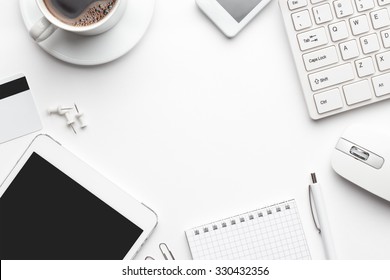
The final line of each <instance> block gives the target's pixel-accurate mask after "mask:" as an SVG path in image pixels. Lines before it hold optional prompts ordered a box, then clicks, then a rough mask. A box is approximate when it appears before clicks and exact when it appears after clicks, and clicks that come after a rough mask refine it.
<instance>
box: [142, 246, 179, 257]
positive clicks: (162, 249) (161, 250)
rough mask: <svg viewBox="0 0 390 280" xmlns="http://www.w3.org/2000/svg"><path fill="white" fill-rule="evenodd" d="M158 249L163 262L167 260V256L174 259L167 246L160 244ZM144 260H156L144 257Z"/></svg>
mask: <svg viewBox="0 0 390 280" xmlns="http://www.w3.org/2000/svg"><path fill="white" fill-rule="evenodd" d="M158 247H159V248H160V252H161V254H162V255H163V257H164V259H165V260H169V258H168V256H167V254H168V255H169V256H170V257H171V259H172V260H174V259H175V257H174V256H173V254H172V252H171V250H169V248H168V245H167V244H165V243H160V244H159V245H158ZM164 247H165V248H164ZM164 251H167V252H168V253H167V254H165V253H164ZM145 260H153V261H154V260H156V259H155V258H153V257H151V256H146V258H145Z"/></svg>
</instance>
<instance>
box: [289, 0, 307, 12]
mask: <svg viewBox="0 0 390 280" xmlns="http://www.w3.org/2000/svg"><path fill="white" fill-rule="evenodd" d="M287 4H288V8H289V9H290V10H295V9H299V8H302V7H305V6H307V1H306V0H288V1H287Z"/></svg>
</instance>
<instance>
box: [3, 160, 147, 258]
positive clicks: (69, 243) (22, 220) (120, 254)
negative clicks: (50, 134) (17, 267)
mask: <svg viewBox="0 0 390 280" xmlns="http://www.w3.org/2000/svg"><path fill="white" fill-rule="evenodd" d="M141 234H142V229H141V228H139V227H138V226H136V225H135V224H133V223H132V222H131V221H129V220H128V219H126V218H125V217H124V216H122V215H121V214H120V213H118V212H117V211H116V210H114V209H113V208H111V207H110V206H108V205H107V204H106V203H105V202H103V201H102V200H100V199H99V198H97V197H96V196H95V195H93V194H92V193H91V192H89V191H88V190H86V189H85V188H83V187H82V186H81V185H79V184H78V183H77V182H75V181H74V180H73V179H71V178H70V177H68V176H67V175H65V174H64V173H63V172H62V171H60V170H59V169H57V168H56V167H54V166H53V165H52V164H50V163H49V162H47V161H46V160H45V159H43V158H42V157H41V156H39V155H38V154H37V153H33V154H32V155H31V157H30V158H29V159H28V160H27V162H26V163H25V165H24V166H23V168H22V169H21V170H20V172H19V173H18V175H17V176H16V177H15V179H14V180H13V182H12V183H11V184H10V185H9V187H8V189H7V190H6V191H5V193H4V194H3V196H2V197H1V198H0V257H1V259H2V260H4V259H14V260H15V259H27V260H31V259H39V260H43V259H48V260H51V259H55V260H74V259H76V260H83V259H88V260H90V259H91V260H96V259H123V258H124V257H125V256H126V254H127V253H128V251H129V250H130V248H131V247H132V246H133V244H134V243H135V242H136V241H137V239H138V238H139V236H140V235H141Z"/></svg>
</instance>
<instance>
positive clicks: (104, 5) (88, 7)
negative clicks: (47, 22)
mask: <svg viewBox="0 0 390 280" xmlns="http://www.w3.org/2000/svg"><path fill="white" fill-rule="evenodd" d="M43 2H44V4H45V5H46V7H47V9H48V10H49V11H50V12H51V13H52V15H53V16H55V17H56V18H57V19H59V20H60V21H62V22H63V23H65V24H68V25H71V26H89V25H92V24H95V23H98V22H99V21H100V20H102V19H103V18H105V17H106V16H107V15H108V14H109V13H110V12H111V10H112V9H113V8H114V6H115V4H116V2H117V0H43Z"/></svg>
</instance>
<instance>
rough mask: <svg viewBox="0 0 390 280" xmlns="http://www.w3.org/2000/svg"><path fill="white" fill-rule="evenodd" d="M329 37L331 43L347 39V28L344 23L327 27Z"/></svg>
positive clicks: (340, 22)
mask: <svg viewBox="0 0 390 280" xmlns="http://www.w3.org/2000/svg"><path fill="white" fill-rule="evenodd" d="M329 32H330V37H331V38H332V41H333V42H337V41H340V40H343V39H345V38H348V36H349V34H348V28H347V24H346V23H345V21H339V22H336V23H333V24H330V25H329Z"/></svg>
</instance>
